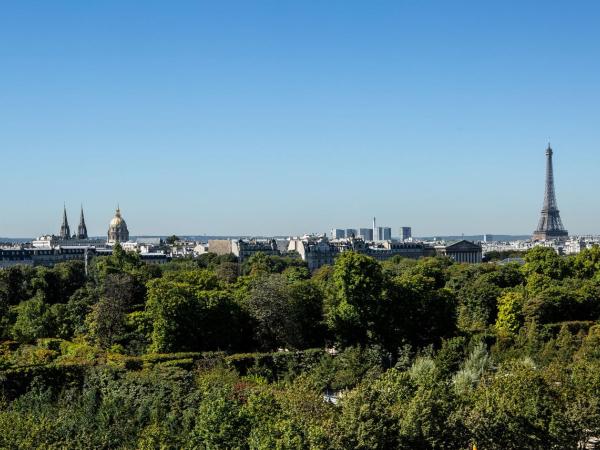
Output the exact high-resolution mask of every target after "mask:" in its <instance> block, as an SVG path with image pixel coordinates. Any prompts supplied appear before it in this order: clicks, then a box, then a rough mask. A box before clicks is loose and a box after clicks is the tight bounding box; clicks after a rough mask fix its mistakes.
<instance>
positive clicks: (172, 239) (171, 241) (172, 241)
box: [165, 234, 180, 245]
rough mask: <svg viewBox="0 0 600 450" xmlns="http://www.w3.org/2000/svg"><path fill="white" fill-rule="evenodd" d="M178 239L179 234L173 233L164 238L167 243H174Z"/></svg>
mask: <svg viewBox="0 0 600 450" xmlns="http://www.w3.org/2000/svg"><path fill="white" fill-rule="evenodd" d="M178 241H180V239H179V236H176V235H174V234H173V235H171V236H169V237H168V238H167V239H165V242H166V243H167V244H169V245H174V244H175V243H176V242H178Z"/></svg>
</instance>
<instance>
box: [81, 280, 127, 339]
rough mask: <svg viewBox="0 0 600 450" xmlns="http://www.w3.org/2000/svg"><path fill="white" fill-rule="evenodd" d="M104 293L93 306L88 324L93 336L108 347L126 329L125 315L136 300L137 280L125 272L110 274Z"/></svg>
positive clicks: (105, 283)
mask: <svg viewBox="0 0 600 450" xmlns="http://www.w3.org/2000/svg"><path fill="white" fill-rule="evenodd" d="M103 288H104V289H103V293H102V296H101V297H100V300H99V301H98V303H96V304H95V305H94V306H93V307H92V312H91V313H90V315H89V318H88V324H89V328H90V331H91V334H92V336H93V337H94V338H95V339H96V340H97V341H98V343H99V344H100V345H101V346H102V347H104V348H108V347H110V346H112V345H113V344H115V343H117V342H118V341H119V340H120V339H121V338H122V337H123V334H124V333H125V331H126V323H125V315H126V314H127V312H129V310H130V308H131V306H132V304H133V302H134V301H135V300H134V299H135V289H136V285H135V280H134V279H133V277H132V276H131V275H128V274H125V273H113V274H108V275H107V276H106V278H105V279H104V286H103Z"/></svg>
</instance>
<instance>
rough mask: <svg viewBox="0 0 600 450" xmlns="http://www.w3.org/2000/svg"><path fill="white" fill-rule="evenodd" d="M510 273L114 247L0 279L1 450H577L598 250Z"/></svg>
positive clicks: (588, 413) (593, 349) (592, 374)
mask: <svg viewBox="0 0 600 450" xmlns="http://www.w3.org/2000/svg"><path fill="white" fill-rule="evenodd" d="M524 261H525V263H524V265H522V266H519V265H517V264H505V265H502V264H496V263H484V264H478V265H463V264H455V263H453V262H452V261H451V260H450V259H446V258H425V259H421V260H417V261H415V260H407V259H402V258H394V259H391V260H389V261H385V262H383V263H380V262H377V261H375V260H373V259H371V258H369V257H367V256H364V255H360V254H357V253H353V252H347V253H344V254H342V255H341V256H340V257H339V258H338V259H337V260H336V262H335V264H334V265H333V266H331V267H329V266H326V267H323V268H321V269H319V270H318V271H316V272H314V273H312V274H311V273H310V272H309V271H308V269H307V267H306V265H305V264H304V263H303V262H302V261H301V260H299V259H297V258H293V257H276V256H267V255H263V254H257V255H255V256H253V257H252V258H250V259H248V260H247V261H245V262H243V263H241V264H240V263H238V261H237V260H236V258H235V257H232V256H217V255H214V254H206V255H202V257H200V258H198V259H181V260H174V261H172V262H171V263H168V264H166V265H164V266H160V267H158V266H150V265H146V264H145V263H143V262H142V261H141V260H140V259H139V258H138V257H137V256H136V255H135V254H130V253H126V252H123V251H122V249H120V247H118V246H117V247H116V248H115V251H114V253H113V255H112V256H107V257H98V258H96V259H94V260H93V262H92V264H91V265H90V268H89V274H88V275H87V276H86V274H85V272H84V267H83V264H82V263H80V262H68V263H62V264H58V265H56V266H55V267H53V268H44V267H36V268H32V267H26V266H15V267H11V268H7V269H4V270H1V271H0V385H1V387H2V392H1V394H2V399H0V447H1V448H4V447H9V448H60V447H71V448H74V447H89V448H115V447H122V448H182V447H183V448H323V449H325V448H335V449H347V448H361V449H375V448H381V449H385V448H407V449H409V448H410V449H419V448H422V449H430V448H431V449H433V448H448V449H456V448H468V447H469V445H472V444H477V445H478V448H485V449H488V448H489V449H509V448H514V449H517V448H518V449H524V448H525V449H527V448H531V449H534V448H536V449H537V448H540V449H541V448H556V449H563V448H577V446H578V445H579V444H581V443H583V442H585V441H586V440H587V439H588V438H589V437H590V436H600V400H599V399H600V375H599V374H600V370H599V369H600V350H598V349H599V348H600V346H599V344H600V326H599V324H598V320H599V319H600V248H599V247H593V248H591V249H588V250H585V251H583V252H581V253H580V254H579V255H577V256H574V257H563V256H559V255H557V254H556V253H555V252H554V251H553V250H552V249H548V248H543V247H536V248H535V249H533V250H531V251H529V252H527V253H526V254H525V255H524ZM325 349H328V351H325Z"/></svg>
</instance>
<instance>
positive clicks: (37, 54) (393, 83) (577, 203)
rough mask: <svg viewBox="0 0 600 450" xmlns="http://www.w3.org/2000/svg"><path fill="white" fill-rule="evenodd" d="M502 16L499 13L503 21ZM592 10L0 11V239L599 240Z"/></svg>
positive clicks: (94, 7) (71, 6)
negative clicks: (550, 180)
mask: <svg viewBox="0 0 600 450" xmlns="http://www.w3.org/2000/svg"><path fill="white" fill-rule="evenodd" d="M492 3H493V4H492ZM599 23H600V2H597V1H569V2H566V1H564V2H563V1H560V2H559V1H554V2H548V1H496V2H482V1H461V0H456V1H439V2H432V1H417V0H410V1H408V0H406V1H403V0H394V1H377V0H376V1H349V0H339V1H333V0H327V1H323V0H318V1H317V0H315V1H307V0H303V1H282V0H272V1H251V0H244V1H239V2H234V1H225V0H224V1H190V2H184V1H148V0H145V1H137V2H133V1H122V0H121V1H102V2H100V1H98V2H91V1H79V0H78V1H60V0H56V1H52V2H48V1H36V2H34V1H26V0H23V1H18V2H17V1H15V2H2V4H1V5H0V164H1V167H2V170H1V172H0V180H1V181H0V188H1V189H0V195H1V202H2V210H1V212H0V236H9V237H31V236H37V235H39V234H42V233H51V232H54V233H57V232H58V230H59V227H60V221H61V215H62V206H63V201H64V202H66V204H67V208H68V211H69V218H70V221H71V227H72V229H73V228H76V226H77V221H78V215H79V205H80V204H81V203H83V204H84V208H85V211H86V215H87V224H88V229H89V231H90V233H91V234H97V235H99V234H105V232H106V229H107V228H108V222H109V221H110V219H111V217H112V215H113V213H114V209H115V207H116V205H117V203H120V206H121V210H122V212H123V216H124V218H125V219H126V220H127V223H128V225H129V229H130V232H131V233H132V234H133V235H136V234H171V233H177V234H205V233H206V234H299V233H304V232H324V231H328V230H329V229H330V228H331V227H340V228H344V227H357V226H369V225H370V221H371V217H372V216H373V215H376V216H377V219H378V223H379V224H380V225H389V226H392V227H393V230H394V234H397V229H398V227H400V226H401V225H411V226H412V227H413V233H414V234H416V235H436V234H437V235H440V234H459V233H465V234H471V233H473V234H475V233H477V234H479V233H492V234H493V233H498V234H499V233H513V234H521V233H530V232H531V231H532V230H533V229H534V228H535V227H536V225H537V221H538V216H539V210H540V208H541V204H542V200H543V190H544V185H543V182H544V149H545V147H546V144H547V140H548V138H550V139H551V141H552V146H553V147H554V150H555V160H554V163H555V176H556V190H557V196H558V205H559V207H560V209H561V215H562V218H563V222H564V223H565V226H566V227H567V228H568V229H569V231H571V232H572V233H600V225H599V223H600V208H599V206H600V205H599V202H600V201H599V197H598V185H599V182H600V173H599V169H600V149H599V148H598V143H599V142H600V120H599V119H600V108H599V104H600V87H599V83H600V26H599V25H598V24H599Z"/></svg>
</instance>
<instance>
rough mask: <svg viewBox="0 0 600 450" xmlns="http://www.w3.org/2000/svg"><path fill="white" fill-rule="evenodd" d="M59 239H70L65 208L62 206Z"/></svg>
mask: <svg viewBox="0 0 600 450" xmlns="http://www.w3.org/2000/svg"><path fill="white" fill-rule="evenodd" d="M60 238H61V239H70V238H71V230H70V228H69V221H68V220H67V206H66V205H65V204H63V221H62V225H61V226H60Z"/></svg>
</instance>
